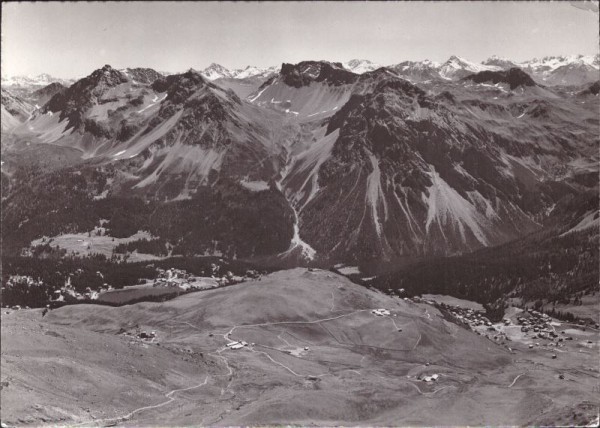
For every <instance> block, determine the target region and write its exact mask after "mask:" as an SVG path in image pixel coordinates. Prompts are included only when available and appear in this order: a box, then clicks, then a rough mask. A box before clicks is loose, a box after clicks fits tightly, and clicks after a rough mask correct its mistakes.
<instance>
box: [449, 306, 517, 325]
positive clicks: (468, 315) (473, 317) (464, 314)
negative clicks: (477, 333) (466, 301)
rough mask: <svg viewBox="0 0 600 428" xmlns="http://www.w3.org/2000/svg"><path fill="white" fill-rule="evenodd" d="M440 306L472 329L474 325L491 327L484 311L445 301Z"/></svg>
mask: <svg viewBox="0 0 600 428" xmlns="http://www.w3.org/2000/svg"><path fill="white" fill-rule="evenodd" d="M440 307H442V308H443V309H446V310H447V311H448V312H450V313H451V314H452V315H453V316H454V317H455V318H456V319H457V320H458V321H460V322H461V323H463V324H466V325H468V326H469V327H471V328H472V329H475V327H492V322H491V321H490V320H489V319H488V318H487V317H485V316H484V314H485V312H484V311H478V310H475V309H467V308H462V307H460V306H452V305H447V304H445V303H440ZM509 323H510V321H509ZM494 330H495V329H494Z"/></svg>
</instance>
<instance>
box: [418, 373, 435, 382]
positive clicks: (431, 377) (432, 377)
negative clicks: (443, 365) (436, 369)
mask: <svg viewBox="0 0 600 428" xmlns="http://www.w3.org/2000/svg"><path fill="white" fill-rule="evenodd" d="M439 378H440V375H439V374H435V373H434V374H432V375H423V374H420V375H419V377H418V378H417V379H419V380H421V381H423V382H436V381H437V380H438V379H439Z"/></svg>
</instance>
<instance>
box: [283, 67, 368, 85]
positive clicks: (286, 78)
mask: <svg viewBox="0 0 600 428" xmlns="http://www.w3.org/2000/svg"><path fill="white" fill-rule="evenodd" d="M280 75H281V77H282V79H283V82H284V83H285V84H287V85H289V86H293V87H295V88H300V87H302V86H307V85H309V84H310V82H325V83H327V84H329V85H333V86H340V85H344V84H350V83H354V82H355V81H356V80H357V79H358V75H357V74H355V73H353V72H351V71H348V70H346V69H345V68H344V67H343V66H342V64H340V63H338V62H332V63H330V62H325V61H303V62H300V63H298V64H282V65H281V73H280Z"/></svg>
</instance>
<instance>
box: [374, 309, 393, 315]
mask: <svg viewBox="0 0 600 428" xmlns="http://www.w3.org/2000/svg"><path fill="white" fill-rule="evenodd" d="M371 313H372V314H373V315H377V316H378V317H383V316H387V315H390V311H388V310H387V309H373V310H372V311H371Z"/></svg>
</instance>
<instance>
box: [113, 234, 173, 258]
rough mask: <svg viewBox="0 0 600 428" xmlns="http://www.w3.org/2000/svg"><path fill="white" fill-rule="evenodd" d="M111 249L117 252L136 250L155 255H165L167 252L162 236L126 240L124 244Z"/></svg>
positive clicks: (123, 252)
mask: <svg viewBox="0 0 600 428" xmlns="http://www.w3.org/2000/svg"><path fill="white" fill-rule="evenodd" d="M113 251H114V252H115V253H118V254H125V253H129V252H134V251H137V252H138V253H143V254H153V255H155V256H166V255H167V254H169V251H168V250H167V243H166V241H165V240H164V239H162V238H156V239H146V238H144V239H138V240H135V241H131V242H126V243H124V244H119V245H117V246H116V247H115V249H114V250H113Z"/></svg>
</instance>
